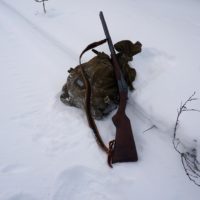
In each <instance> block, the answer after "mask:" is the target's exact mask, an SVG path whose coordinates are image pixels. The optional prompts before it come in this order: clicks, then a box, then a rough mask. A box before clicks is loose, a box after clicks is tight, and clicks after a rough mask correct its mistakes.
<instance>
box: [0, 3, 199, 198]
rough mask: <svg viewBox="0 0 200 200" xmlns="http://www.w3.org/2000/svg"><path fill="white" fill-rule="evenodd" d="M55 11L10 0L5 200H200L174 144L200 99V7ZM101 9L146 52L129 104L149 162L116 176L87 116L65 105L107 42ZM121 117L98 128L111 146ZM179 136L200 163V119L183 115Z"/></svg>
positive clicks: (0, 27)
mask: <svg viewBox="0 0 200 200" xmlns="http://www.w3.org/2000/svg"><path fill="white" fill-rule="evenodd" d="M46 9H47V13H46V15H45V14H44V13H43V8H42V4H41V3H36V2H35V1H33V0H29V1H28V0H0V44H1V45H0V65H1V73H0V200H66V199H69V200H79V199H81V200H93V199H95V200H113V199H115V200H121V199H124V200H132V199H135V200H146V199H148V200H155V199H159V200H161V199H162V200H177V199H181V200H189V199H190V200H198V199H199V197H200V188H199V187H197V186H196V185H195V184H193V182H191V181H190V180H189V179H188V177H187V176H186V174H185V172H184V169H183V166H182V164H181V160H180V156H179V155H178V154H177V152H175V150H174V148H173V145H172V137H173V127H174V124H175V120H176V116H177V108H178V107H179V106H180V103H181V101H182V102H183V101H185V100H186V99H187V98H188V97H189V96H190V95H191V94H192V93H193V92H194V91H196V96H197V97H198V96H200V60H199V52H200V12H199V10H200V1H198V0H168V1H164V0H146V1H145V0H134V1H132V0H124V1H114V0H110V1H106V0H99V1H95V0H84V1H83V0H73V1H66V0H49V1H48V2H46ZM100 10H102V11H103V12H104V15H105V18H106V21H107V24H108V26H109V29H110V33H111V36H112V38H113V42H117V41H119V40H122V39H130V40H132V41H134V42H135V41H137V40H139V41H140V42H141V43H142V44H143V51H142V53H141V54H138V55H136V56H135V58H134V60H133V62H132V63H130V64H131V65H132V66H134V67H135V69H136V70H137V75H138V76H137V80H136V81H135V83H134V86H135V89H136V90H135V91H134V92H132V93H129V100H128V104H127V115H128V116H129V118H130V120H131V124H132V129H133V133H134V138H135V142H136V145H137V150H138V154H139V161H138V162H136V163H121V164H115V165H114V168H113V169H111V168H109V167H108V165H107V163H106V159H107V158H106V155H105V154H104V153H103V152H102V151H101V150H100V149H99V147H98V146H97V144H96V142H95V138H94V136H93V133H92V131H91V130H90V129H89V127H88V124H87V120H86V116H85V113H84V112H83V111H82V110H80V109H77V108H73V107H67V106H66V105H64V104H62V102H60V100H59V95H60V91H61V88H62V85H63V84H64V83H65V81H66V78H67V70H68V69H69V68H70V67H75V66H76V65H77V64H78V57H79V54H80V52H81V51H82V50H83V49H84V48H85V47H86V46H87V45H88V44H89V43H91V42H94V41H98V40H100V39H103V38H104V37H105V36H104V33H103V29H102V26H101V22H100V19H99V11H100ZM98 50H101V51H105V52H107V53H109V51H108V47H107V45H104V46H102V47H99V48H98ZM92 56H93V55H92V54H91V53H87V54H86V55H85V56H84V58H83V60H84V61H87V60H88V59H89V58H91V57H92ZM189 107H191V108H195V109H199V108H200V102H199V101H195V102H193V103H191V104H190V106H189ZM114 113H115V112H113V113H112V114H110V115H109V116H108V117H107V118H105V119H104V120H102V121H98V122H97V125H98V127H99V129H100V132H101V133H102V136H103V138H104V140H105V142H106V143H108V142H109V141H110V140H111V139H113V138H114V137H115V127H114V125H113V124H112V121H111V118H112V115H113V114H114ZM153 125H154V126H156V128H154V129H151V130H149V131H147V132H144V131H145V130H146V129H148V128H149V127H151V126H153ZM178 136H179V137H180V138H181V139H182V141H183V142H184V144H185V145H186V146H188V147H191V148H192V147H193V145H194V142H193V141H194V139H195V140H197V142H196V143H197V144H195V145H196V148H197V151H198V154H199V152H200V145H199V142H200V114H199V113H194V112H190V113H184V114H183V116H182V117H181V121H180V127H179V131H178ZM199 157H200V156H199Z"/></svg>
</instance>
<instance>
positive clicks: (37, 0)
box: [35, 0, 48, 14]
mask: <svg viewBox="0 0 200 200" xmlns="http://www.w3.org/2000/svg"><path fill="white" fill-rule="evenodd" d="M35 1H36V2H38V3H42V5H43V10H44V13H45V14H46V8H45V3H44V2H45V1H48V0H35Z"/></svg>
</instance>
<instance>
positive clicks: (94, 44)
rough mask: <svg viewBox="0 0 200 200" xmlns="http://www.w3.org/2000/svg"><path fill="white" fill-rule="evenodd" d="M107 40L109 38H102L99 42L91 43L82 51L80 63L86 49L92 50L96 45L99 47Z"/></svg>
mask: <svg viewBox="0 0 200 200" xmlns="http://www.w3.org/2000/svg"><path fill="white" fill-rule="evenodd" d="M106 41H107V39H103V40H100V41H98V42H93V43H91V44H89V45H88V46H87V47H86V48H85V49H84V50H83V51H82V53H81V55H80V56H79V64H81V58H82V56H83V54H84V53H85V52H86V51H89V50H91V49H93V48H95V47H98V46H100V45H102V44H104V43H105V42H106Z"/></svg>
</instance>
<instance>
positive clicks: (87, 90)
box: [79, 39, 114, 167]
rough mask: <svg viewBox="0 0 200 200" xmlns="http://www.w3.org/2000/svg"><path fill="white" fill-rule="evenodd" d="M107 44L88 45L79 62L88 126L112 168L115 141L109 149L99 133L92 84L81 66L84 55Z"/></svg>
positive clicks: (103, 41)
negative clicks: (93, 113)
mask: <svg viewBox="0 0 200 200" xmlns="http://www.w3.org/2000/svg"><path fill="white" fill-rule="evenodd" d="M105 42H106V39H104V40H101V41H99V42H94V43H92V44H90V45H88V46H87V47H86V48H85V49H84V50H83V52H82V53H81V55H80V57H79V62H80V70H81V75H82V77H83V81H84V85H85V102H84V103H85V112H86V116H87V120H88V124H89V127H90V128H91V129H92V130H93V133H94V135H95V138H96V141H97V144H98V145H99V146H100V148H101V149H102V150H103V151H104V152H105V153H106V154H107V155H108V165H109V166H110V167H112V164H111V159H112V152H113V147H114V146H113V145H114V140H113V141H111V142H110V143H109V147H107V146H106V145H105V143H104V142H103V139H102V137H101V135H100V133H99V130H98V128H97V126H96V123H95V121H94V119H93V117H92V114H91V102H90V100H91V93H92V90H91V85H90V82H89V80H88V78H87V75H86V74H85V71H84V68H83V65H81V57H82V55H83V54H84V53H85V52H86V51H88V50H90V49H92V48H95V47H97V46H99V45H101V44H103V43H105Z"/></svg>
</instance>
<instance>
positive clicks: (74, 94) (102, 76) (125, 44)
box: [60, 40, 141, 119]
mask: <svg viewBox="0 0 200 200" xmlns="http://www.w3.org/2000/svg"><path fill="white" fill-rule="evenodd" d="M114 47H115V49H116V50H117V51H118V52H119V53H118V54H117V58H118V61H119V63H120V67H121V70H122V73H123V75H124V77H125V80H126V82H127V84H128V86H129V89H130V90H133V86H132V82H133V81H134V80H135V77H136V71H135V69H133V68H131V67H130V66H129V65H128V62H129V61H131V60H132V57H133V56H134V55H135V54H137V53H139V52H140V51H141V43H139V42H136V43H135V44H133V43H132V42H131V41H128V40H124V41H121V42H118V43H116V44H115V45H114ZM95 53H96V54H97V55H96V56H95V57H94V58H92V59H91V60H90V61H88V62H86V63H83V64H81V65H78V66H77V67H75V68H74V69H73V68H71V69H70V70H69V71H68V72H69V76H68V78H67V82H66V83H65V85H64V86H63V89H62V94H61V96H60V99H61V101H62V102H63V103H65V104H67V105H70V106H75V107H78V108H82V109H84V104H85V90H86V88H85V86H84V81H83V78H82V75H81V70H80V66H82V67H83V68H84V71H85V74H86V77H87V79H88V80H89V82H90V85H91V90H92V94H91V112H92V115H93V117H94V118H95V119H102V117H103V116H105V115H107V114H109V113H110V112H111V111H112V110H114V109H115V108H116V107H117V105H118V103H119V96H118V87H117V83H116V80H115V74H114V70H113V66H112V63H111V60H110V57H109V56H108V55H107V54H105V53H103V52H102V53H100V52H97V51H95Z"/></svg>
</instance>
